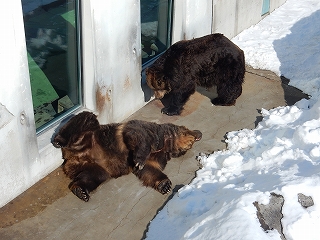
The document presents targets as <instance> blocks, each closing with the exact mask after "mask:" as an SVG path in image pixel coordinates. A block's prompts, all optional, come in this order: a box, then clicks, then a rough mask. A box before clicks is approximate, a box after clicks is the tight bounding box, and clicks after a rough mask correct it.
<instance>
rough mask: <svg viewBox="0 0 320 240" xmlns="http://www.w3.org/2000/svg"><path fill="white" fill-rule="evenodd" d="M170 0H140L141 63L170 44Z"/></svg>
mask: <svg viewBox="0 0 320 240" xmlns="http://www.w3.org/2000/svg"><path fill="white" fill-rule="evenodd" d="M171 3H172V1H171V0H141V1H140V4H141V49H142V54H141V55H142V64H144V63H147V62H148V61H150V60H151V59H153V58H154V57H155V56H157V55H159V54H160V53H162V52H164V51H165V50H166V49H167V48H168V47H169V46H170V37H171V36H170V31H171V28H170V25H171V8H172V7H171V5H172V4H171Z"/></svg>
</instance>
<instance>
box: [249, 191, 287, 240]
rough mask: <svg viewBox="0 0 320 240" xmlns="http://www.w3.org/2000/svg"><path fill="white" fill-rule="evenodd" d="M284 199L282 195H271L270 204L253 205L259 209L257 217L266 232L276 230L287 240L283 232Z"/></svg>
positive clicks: (256, 203) (255, 203)
mask: <svg viewBox="0 0 320 240" xmlns="http://www.w3.org/2000/svg"><path fill="white" fill-rule="evenodd" d="M283 203H284V198H283V196H281V195H278V194H275V193H271V198H270V202H269V204H267V205H263V204H259V203H258V202H254V203H253V205H254V206H255V207H256V208H257V217H258V219H259V222H260V224H261V227H262V228H263V229H264V230H265V231H268V230H273V229H276V230H277V231H278V232H279V234H280V235H281V239H283V240H284V239H286V238H285V236H284V235H283V232H282V229H283V228H282V225H281V219H282V217H283V215H282V212H281V211H282V207H283Z"/></svg>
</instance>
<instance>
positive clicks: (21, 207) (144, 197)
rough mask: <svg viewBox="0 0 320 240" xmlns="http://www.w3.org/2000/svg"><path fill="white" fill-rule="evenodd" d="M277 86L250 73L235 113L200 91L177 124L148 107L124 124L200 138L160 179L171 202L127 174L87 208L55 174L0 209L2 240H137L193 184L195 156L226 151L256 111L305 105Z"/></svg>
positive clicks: (272, 78)
mask: <svg viewBox="0 0 320 240" xmlns="http://www.w3.org/2000/svg"><path fill="white" fill-rule="evenodd" d="M282 80H283V81H281V79H280V78H279V77H277V76H276V75H275V74H273V73H272V72H269V71H261V70H254V69H252V68H249V67H248V68H247V72H246V76H245V83H244V86H243V93H242V95H241V96H240V97H239V98H238V100H237V102H236V105H235V106H230V107H220V106H212V105H211V103H210V100H209V99H208V96H209V95H214V92H206V91H203V90H202V89H199V92H202V94H200V93H199V92H196V93H195V94H194V95H193V96H192V97H191V99H190V100H189V101H188V103H187V105H186V106H185V110H184V111H183V113H182V115H181V116H172V117H169V116H166V115H163V114H161V113H160V109H161V108H162V104H161V102H160V101H158V100H154V101H151V102H150V103H149V104H147V105H146V106H145V107H143V108H142V109H140V110H139V111H137V112H136V113H135V114H133V115H132V116H131V117H130V118H129V119H142V120H147V121H153V122H157V123H165V122H171V123H174V124H177V125H185V126H186V127H188V128H190V129H198V130H200V131H201V132H202V133H203V138H202V140H201V141H199V142H196V143H195V144H194V147H193V148H192V149H191V150H190V151H189V152H188V153H187V154H186V155H184V156H182V157H180V158H178V159H172V160H171V161H170V162H169V163H168V165H167V167H166V169H165V171H164V172H165V173H166V174H167V175H168V177H169V178H170V179H171V181H172V183H173V187H174V190H173V192H172V193H171V194H169V195H165V196H163V195H161V194H160V193H158V192H156V191H155V190H153V189H151V188H145V187H143V186H141V184H140V182H139V180H138V179H137V178H136V177H135V176H134V175H133V174H130V175H128V176H123V177H121V178H118V179H113V180H111V181H109V182H107V183H104V184H103V185H101V186H100V187H99V188H98V189H97V191H96V192H94V193H93V194H91V198H90V201H89V202H88V203H85V202H83V201H81V200H79V199H78V198H77V197H75V196H74V195H73V194H72V193H71V192H70V191H69V189H68V183H69V180H68V179H67V178H66V177H65V176H64V174H63V172H62V170H61V168H59V169H57V170H56V171H54V172H53V173H51V174H50V175H48V176H47V177H46V178H44V179H43V180H41V181H40V182H38V183H37V184H35V185H34V186H33V187H31V188H30V189H29V190H28V191H26V192H25V193H23V194H21V195H20V196H19V197H17V198H16V199H14V200H13V201H11V202H10V203H8V204H7V205H6V206H4V207H3V208H1V209H0V236H1V237H0V238H1V239H10V240H13V239H19V240H21V239H33V240H37V239H39V240H40V239H41V240H42V239H68V240H71V239H117V240H119V239H123V240H125V239H131V240H132V239H134V240H135V239H143V238H144V237H145V233H146V232H147V231H148V224H149V222H150V221H152V219H153V218H154V216H155V215H156V214H157V212H158V211H159V210H160V209H161V208H162V207H163V206H164V205H165V204H166V202H167V201H168V200H170V199H171V198H172V196H173V195H174V194H175V192H177V190H178V189H179V188H180V187H182V186H183V185H186V184H188V183H190V181H191V180H192V179H193V178H194V177H195V175H196V171H197V170H198V169H199V165H198V162H197V160H196V156H197V155H199V153H212V152H213V151H217V150H222V149H225V148H226V144H225V143H224V137H225V134H226V133H227V132H230V131H236V130H240V129H243V128H249V129H253V128H255V126H256V125H257V124H258V122H259V121H260V120H261V119H262V117H261V114H260V113H259V112H260V110H261V108H264V109H271V108H274V107H277V106H284V105H292V104H294V103H295V102H296V101H298V100H300V99H301V98H303V97H307V96H306V95H304V94H302V93H301V91H300V90H298V89H295V88H293V87H290V86H288V85H286V84H285V83H283V82H285V81H286V79H282ZM163 231H165V229H164V230H163Z"/></svg>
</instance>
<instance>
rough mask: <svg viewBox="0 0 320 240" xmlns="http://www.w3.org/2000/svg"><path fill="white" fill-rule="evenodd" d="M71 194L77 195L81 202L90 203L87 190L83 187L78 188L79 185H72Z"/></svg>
mask: <svg viewBox="0 0 320 240" xmlns="http://www.w3.org/2000/svg"><path fill="white" fill-rule="evenodd" d="M70 190H71V192H72V193H73V194H74V195H76V196H77V197H78V198H80V199H81V200H83V201H85V202H88V201H89V198H90V196H89V194H88V192H87V191H86V190H84V189H82V188H81V187H79V186H77V185H72V186H71V187H70Z"/></svg>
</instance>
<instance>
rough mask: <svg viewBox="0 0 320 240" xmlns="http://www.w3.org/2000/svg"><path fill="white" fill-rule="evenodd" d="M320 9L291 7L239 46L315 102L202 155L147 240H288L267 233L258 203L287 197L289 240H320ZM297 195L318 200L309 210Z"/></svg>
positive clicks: (252, 61) (314, 4)
mask: <svg viewBox="0 0 320 240" xmlns="http://www.w3.org/2000/svg"><path fill="white" fill-rule="evenodd" d="M319 22H320V1H319V0H300V1H296V0H287V1H286V3H285V4H284V5H282V6H281V7H280V8H278V9H276V10H275V11H274V12H272V13H271V14H270V15H269V16H267V17H265V18H264V19H263V20H262V21H261V22H259V23H258V24H257V25H255V26H252V27H251V28H249V29H247V30H245V31H243V32H242V33H240V34H239V35H238V36H236V37H235V38H233V39H232V41H234V42H235V43H236V44H237V45H238V46H239V47H240V48H241V49H243V50H244V52H245V56H246V62H247V64H249V65H251V66H253V67H254V68H260V69H266V70H271V71H273V72H275V73H276V74H278V75H279V76H280V75H283V76H285V77H287V78H289V79H290V85H293V86H295V87H297V88H299V89H301V90H302V91H303V92H305V93H307V94H309V95H310V96H311V98H310V99H309V100H305V99H303V100H301V101H299V102H297V103H296V104H295V105H294V106H290V107H289V106H280V107H277V108H275V109H271V110H266V109H262V115H263V120H262V121H261V122H260V123H259V124H258V126H257V127H256V128H255V129H253V130H250V129H243V130H239V131H233V132H229V133H227V139H226V142H227V149H225V150H223V151H217V152H214V153H212V154H210V155H205V154H201V155H200V156H198V160H199V162H200V163H201V165H202V168H201V169H200V170H198V171H197V175H196V177H195V179H194V180H193V181H192V182H191V183H190V184H189V185H186V186H184V187H183V188H181V189H179V191H178V192H177V193H176V194H175V195H174V196H173V198H172V199H171V200H170V201H168V203H167V204H166V205H165V206H164V207H163V209H162V210H161V211H159V213H158V214H157V216H156V217H155V218H154V219H153V220H152V221H151V223H150V225H149V229H148V232H147V234H146V235H147V238H146V239H152V240H155V239H162V240H163V239H219V240H224V239H226V240H230V239H235V240H238V239H248V240H252V239H259V240H260V239H281V238H280V234H279V233H278V231H277V230H275V229H274V230H269V231H267V232H265V231H264V230H263V229H262V228H261V226H260V223H259V220H258V218H257V214H256V213H257V209H256V207H255V206H254V205H253V203H254V202H258V203H259V204H268V203H269V199H270V193H276V194H280V195H282V196H283V197H284V205H283V208H282V214H283V218H282V220H281V223H282V226H283V234H284V236H285V237H286V239H293V240H298V239H308V240H310V239H320V234H319V232H318V231H319V230H318V228H319V227H320V225H319V222H320V205H319V203H320V137H319V136H320V100H319V95H320V91H319V87H320V54H319V50H320V28H319V26H318V23H319ZM298 193H303V194H304V195H306V196H311V197H312V199H313V201H314V205H313V206H311V207H308V208H304V207H302V206H301V205H300V203H299V202H298Z"/></svg>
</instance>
